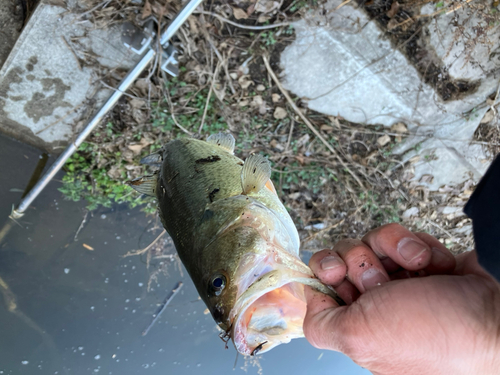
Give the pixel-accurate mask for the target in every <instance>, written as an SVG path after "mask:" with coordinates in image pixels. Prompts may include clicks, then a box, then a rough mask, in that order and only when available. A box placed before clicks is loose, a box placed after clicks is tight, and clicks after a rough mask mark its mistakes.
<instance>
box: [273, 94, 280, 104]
mask: <svg viewBox="0 0 500 375" xmlns="http://www.w3.org/2000/svg"><path fill="white" fill-rule="evenodd" d="M271 98H272V100H273V103H278V102H279V101H280V100H281V96H280V94H272V95H271Z"/></svg>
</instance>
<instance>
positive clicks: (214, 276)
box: [129, 133, 341, 355]
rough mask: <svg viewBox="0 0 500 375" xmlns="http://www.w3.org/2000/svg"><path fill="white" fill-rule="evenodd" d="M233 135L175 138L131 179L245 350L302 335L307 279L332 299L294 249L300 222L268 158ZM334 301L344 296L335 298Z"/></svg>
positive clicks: (228, 333)
mask: <svg viewBox="0 0 500 375" xmlns="http://www.w3.org/2000/svg"><path fill="white" fill-rule="evenodd" d="M234 145H235V140H234V138H233V136H232V135H230V134H224V133H219V134H216V135H212V136H210V137H208V139H207V141H201V140H196V139H189V138H184V139H176V140H174V141H171V142H169V143H167V144H166V145H165V146H164V147H163V148H162V149H161V150H160V151H159V152H158V153H155V154H152V155H149V156H147V157H146V158H144V159H143V160H142V161H141V162H143V163H145V164H149V165H151V166H157V167H159V171H158V173H156V174H154V175H152V176H145V177H141V178H138V179H135V180H133V181H130V182H129V184H130V185H131V186H132V187H134V188H135V189H136V190H138V191H139V192H141V193H145V194H149V195H153V196H156V197H157V199H158V205H159V207H158V209H159V214H160V218H161V221H162V223H163V226H164V227H165V229H166V230H167V232H168V233H169V234H170V236H171V237H172V239H173V241H174V244H175V247H176V249H177V252H178V254H179V257H180V259H181V261H182V263H183V264H184V266H185V267H186V269H187V271H188V273H189V275H190V276H191V278H192V280H193V282H194V284H195V285H196V288H197V290H198V292H199V294H200V297H201V298H202V299H203V301H204V302H205V304H206V305H207V307H208V309H209V310H210V312H211V314H212V317H213V318H214V320H215V321H216V323H217V324H218V325H219V327H220V328H221V329H222V330H223V335H222V336H221V337H223V338H224V339H226V341H227V340H229V339H232V340H233V342H234V345H235V347H236V349H237V350H238V351H239V352H240V353H242V354H245V355H255V354H257V353H258V352H260V353H264V352H267V351H269V350H271V349H272V348H274V347H275V346H277V345H280V344H283V343H288V342H290V340H292V339H294V338H298V337H303V336H304V334H303V331H302V323H303V321H304V317H305V313H306V302H305V297H304V285H309V286H311V287H313V288H316V289H317V290H319V291H321V292H323V293H326V294H329V295H331V296H333V297H334V298H337V299H338V297H337V295H336V293H335V291H334V290H333V289H331V288H329V287H327V286H325V285H323V284H322V283H321V282H320V281H319V280H317V279H316V278H315V277H314V274H313V273H312V271H311V270H310V269H309V267H308V266H306V265H305V264H304V263H303V262H302V261H301V260H300V258H299V247H300V241H299V235H298V233H297V229H296V228H295V225H294V223H293V221H292V219H291V217H290V215H289V214H288V212H287V210H286V209H285V207H284V206H283V204H282V203H281V200H280V199H279V198H278V196H277V194H276V190H275V188H274V186H273V183H272V181H271V180H270V176H271V167H270V164H269V162H268V160H267V159H266V158H264V157H263V156H261V155H257V154H252V155H250V156H249V157H248V158H247V159H246V161H245V162H243V161H242V160H241V159H239V158H237V157H236V156H234V155H233V152H234ZM340 301H341V300H340Z"/></svg>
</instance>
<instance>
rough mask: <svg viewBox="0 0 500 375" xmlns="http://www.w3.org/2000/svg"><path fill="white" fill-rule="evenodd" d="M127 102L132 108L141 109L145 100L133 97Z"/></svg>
mask: <svg viewBox="0 0 500 375" xmlns="http://www.w3.org/2000/svg"><path fill="white" fill-rule="evenodd" d="M128 104H130V106H131V107H132V108H135V109H141V108H142V107H144V104H145V102H144V100H142V99H136V98H134V99H132V100H131V101H129V102H128Z"/></svg>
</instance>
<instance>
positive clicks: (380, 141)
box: [377, 134, 391, 147]
mask: <svg viewBox="0 0 500 375" xmlns="http://www.w3.org/2000/svg"><path fill="white" fill-rule="evenodd" d="M390 141H391V137H389V136H388V135H387V134H386V135H383V136H382V137H380V138H379V139H377V144H378V145H379V146H380V147H384V146H385V145H386V144H388V143H389V142H390Z"/></svg>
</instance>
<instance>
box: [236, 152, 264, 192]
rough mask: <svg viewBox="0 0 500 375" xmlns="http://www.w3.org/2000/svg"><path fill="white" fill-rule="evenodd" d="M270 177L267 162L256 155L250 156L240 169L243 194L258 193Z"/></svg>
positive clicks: (262, 157)
mask: <svg viewBox="0 0 500 375" xmlns="http://www.w3.org/2000/svg"><path fill="white" fill-rule="evenodd" d="M270 177H271V165H270V164H269V160H267V159H266V158H265V157H264V156H262V155H258V154H251V155H250V156H249V157H248V158H247V160H245V164H243V168H242V169H241V186H242V188H243V194H244V195H247V194H249V193H258V192H259V191H260V190H261V189H262V188H263V187H264V185H265V184H266V183H267V181H269V178H270Z"/></svg>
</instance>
